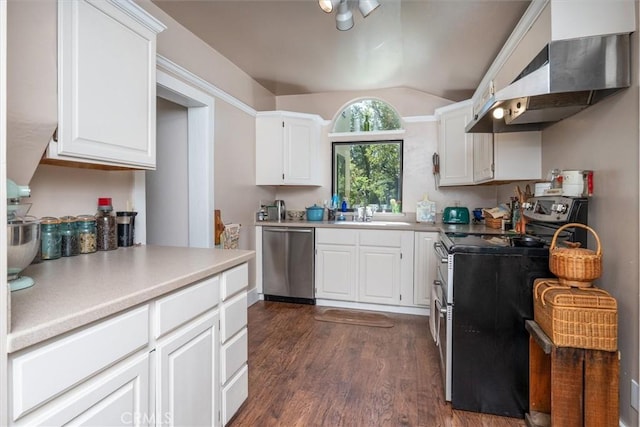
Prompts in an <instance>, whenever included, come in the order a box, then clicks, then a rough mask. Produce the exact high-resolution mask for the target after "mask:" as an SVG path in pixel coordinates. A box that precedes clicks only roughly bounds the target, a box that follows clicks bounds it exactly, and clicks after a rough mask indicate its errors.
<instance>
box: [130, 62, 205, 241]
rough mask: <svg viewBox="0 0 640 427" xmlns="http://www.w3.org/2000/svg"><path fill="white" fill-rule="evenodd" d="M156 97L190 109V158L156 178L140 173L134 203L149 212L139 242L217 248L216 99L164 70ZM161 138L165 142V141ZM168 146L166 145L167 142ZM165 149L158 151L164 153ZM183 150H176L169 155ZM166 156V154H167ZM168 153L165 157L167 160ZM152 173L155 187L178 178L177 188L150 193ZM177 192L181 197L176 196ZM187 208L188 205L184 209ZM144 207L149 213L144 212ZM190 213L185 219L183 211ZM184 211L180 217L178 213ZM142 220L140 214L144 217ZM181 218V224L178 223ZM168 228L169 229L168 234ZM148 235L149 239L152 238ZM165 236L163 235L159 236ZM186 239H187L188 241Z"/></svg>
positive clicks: (183, 158)
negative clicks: (147, 189) (215, 233)
mask: <svg viewBox="0 0 640 427" xmlns="http://www.w3.org/2000/svg"><path fill="white" fill-rule="evenodd" d="M156 83H157V88H156V94H157V97H158V98H161V99H162V100H166V101H169V102H168V103H165V102H164V101H161V102H162V104H163V105H171V106H173V107H171V109H174V110H176V108H175V107H176V106H180V107H184V109H186V126H185V128H186V137H185V139H186V153H183V155H182V156H180V157H178V158H176V159H175V162H172V164H171V165H170V167H165V168H162V167H159V168H158V169H157V170H156V171H154V172H153V173H147V172H144V171H140V172H136V174H135V185H134V187H135V189H134V193H135V195H134V199H135V203H136V206H137V207H138V209H139V210H140V211H141V212H144V215H143V218H140V222H141V223H142V224H145V225H146V226H145V227H143V230H142V231H141V232H142V233H144V235H141V234H140V232H139V230H138V227H136V235H137V236H138V237H139V238H140V241H142V242H147V243H153V244H156V243H157V244H163V245H169V246H189V247H200V248H209V247H214V239H213V211H214V184H213V177H214V174H213V165H214V163H213V151H214V150H213V143H214V141H213V139H214V133H213V129H214V103H215V100H214V98H213V97H212V96H210V95H208V94H206V93H205V92H203V91H201V90H198V89H196V88H194V87H193V86H190V85H189V84H187V83H185V82H184V81H182V80H180V79H178V78H176V77H173V76H172V75H169V74H167V73H165V72H163V71H161V70H157V73H156ZM161 139H162V138H160V140H161ZM165 143H166V142H165ZM164 148H166V147H157V150H163V149H164ZM175 148H177V149H178V150H179V149H180V147H171V148H170V149H169V150H168V151H171V150H172V149H175ZM166 154H167V153H164V155H166ZM162 155H163V154H160V155H159V157H160V156H162ZM147 174H148V175H149V177H148V178H149V179H150V180H153V181H154V182H155V184H151V183H150V188H151V187H152V186H153V185H157V186H158V185H159V186H162V182H172V179H174V178H173V177H179V178H175V179H179V180H180V181H181V182H179V183H178V184H179V185H177V186H176V187H174V188H172V187H171V186H168V187H167V191H166V192H163V191H158V189H157V188H156V189H155V190H154V191H150V192H149V194H147V191H146V187H147ZM176 191H177V192H180V193H184V192H186V193H187V194H186V197H185V194H180V197H176ZM185 203H186V204H185ZM142 207H144V209H142ZM185 210H186V211H187V213H186V215H184V211H185ZM180 211H182V212H181V214H180V215H179V216H176V215H175V214H176V212H180ZM139 215H140V214H139ZM176 218H177V219H178V220H176ZM163 227H168V228H166V229H163ZM148 233H149V234H148ZM160 233H162V235H159V234H160ZM185 236H188V237H187V238H185Z"/></svg>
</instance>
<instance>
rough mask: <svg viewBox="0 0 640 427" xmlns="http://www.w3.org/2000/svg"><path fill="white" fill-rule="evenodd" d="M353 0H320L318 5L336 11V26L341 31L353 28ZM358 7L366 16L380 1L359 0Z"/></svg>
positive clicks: (326, 9)
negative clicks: (351, 3)
mask: <svg viewBox="0 0 640 427" xmlns="http://www.w3.org/2000/svg"><path fill="white" fill-rule="evenodd" d="M351 1H352V0H318V5H319V6H320V9H322V10H323V11H324V12H326V13H331V12H333V11H334V10H337V12H336V28H337V29H338V30H340V31H347V30H350V29H351V28H353V12H351V10H350V8H349V3H350V2H351ZM357 1H358V9H359V10H360V13H361V14H362V16H363V17H364V18H366V17H367V16H369V14H370V13H371V12H373V11H374V10H376V9H377V8H378V7H379V6H380V3H378V0H357Z"/></svg>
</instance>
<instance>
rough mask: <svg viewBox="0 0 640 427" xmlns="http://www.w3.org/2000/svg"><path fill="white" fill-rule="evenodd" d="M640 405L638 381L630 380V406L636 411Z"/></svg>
mask: <svg viewBox="0 0 640 427" xmlns="http://www.w3.org/2000/svg"><path fill="white" fill-rule="evenodd" d="M639 406H640V396H639V395H638V382H637V381H636V380H631V407H632V408H633V409H635V410H636V411H638V407H639Z"/></svg>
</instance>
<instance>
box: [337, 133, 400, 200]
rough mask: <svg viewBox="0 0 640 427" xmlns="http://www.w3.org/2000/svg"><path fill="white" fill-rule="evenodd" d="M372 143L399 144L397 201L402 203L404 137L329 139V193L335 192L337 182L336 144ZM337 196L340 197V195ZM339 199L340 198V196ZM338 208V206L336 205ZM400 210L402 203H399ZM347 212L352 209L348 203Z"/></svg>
mask: <svg viewBox="0 0 640 427" xmlns="http://www.w3.org/2000/svg"><path fill="white" fill-rule="evenodd" d="M374 144H398V145H399V156H398V161H399V173H398V194H399V197H398V199H397V200H398V201H399V202H400V203H402V191H403V182H404V139H386V138H385V139H374V140H361V139H357V140H355V139H354V140H348V141H331V194H332V195H333V194H336V193H337V189H336V184H337V170H336V146H345V145H347V146H352V145H374ZM338 197H341V196H340V195H339V196H338ZM340 201H342V199H341V198H340ZM338 208H339V207H338ZM400 208H401V210H402V204H401V205H400ZM347 210H348V211H349V212H351V211H353V207H352V206H351V205H350V206H349V208H348V209H347Z"/></svg>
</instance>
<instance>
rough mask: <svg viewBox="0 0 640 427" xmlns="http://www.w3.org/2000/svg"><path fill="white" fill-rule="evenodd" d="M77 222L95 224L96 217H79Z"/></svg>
mask: <svg viewBox="0 0 640 427" xmlns="http://www.w3.org/2000/svg"><path fill="white" fill-rule="evenodd" d="M77 220H78V221H82V222H95V221H96V217H95V216H93V215H78V217H77Z"/></svg>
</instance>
